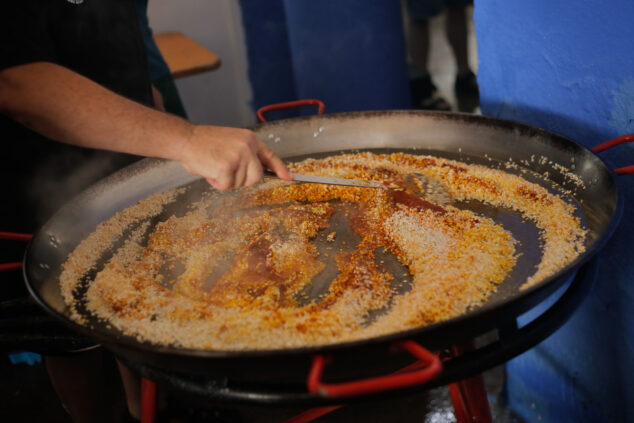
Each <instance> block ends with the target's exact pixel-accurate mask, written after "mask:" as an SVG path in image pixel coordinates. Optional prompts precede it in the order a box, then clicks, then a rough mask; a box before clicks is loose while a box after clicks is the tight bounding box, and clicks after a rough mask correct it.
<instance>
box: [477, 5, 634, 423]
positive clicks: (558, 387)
mask: <svg viewBox="0 0 634 423" xmlns="http://www.w3.org/2000/svg"><path fill="white" fill-rule="evenodd" d="M633 18H634V1H632V0H612V1H601V0H575V1H572V0H558V1H551V0H531V1H525V0H476V5H475V12H474V19H475V22H476V35H477V40H478V55H479V61H480V64H479V69H478V82H479V84H480V90H481V95H480V98H481V105H482V111H483V113H484V114H487V115H491V116H496V117H501V118H505V119H511V120H515V121H520V122H524V123H527V124H531V125H535V126H539V127H542V128H546V129H549V130H551V131H554V132H557V133H560V134H563V135H565V136H568V137H570V138H572V139H574V140H576V141H578V142H580V143H582V144H584V145H586V146H588V147H591V146H594V145H597V144H599V143H600V142H602V141H605V140H608V139H610V138H612V137H616V136H618V135H624V134H628V133H634V24H633V22H634V19H633ZM601 157H602V158H604V159H605V160H606V161H607V163H608V164H609V165H610V166H611V167H612V168H616V167H620V166H626V165H631V164H634V145H633V144H628V145H622V146H619V147H617V148H616V149H615V150H614V151H609V152H605V153H602V154H601ZM618 184H619V189H620V192H621V193H622V194H623V195H624V197H625V210H624V214H623V219H622V220H621V224H620V226H619V228H618V229H617V231H616V234H615V236H614V237H613V238H612V240H611V241H610V243H609V245H607V247H606V248H605V249H604V250H603V251H602V253H601V254H600V260H601V267H600V269H601V274H602V277H601V278H600V280H599V282H598V283H597V284H596V287H595V289H594V292H593V293H592V294H591V296H590V297H589V298H588V299H587V300H586V301H585V303H584V304H583V305H582V307H581V309H580V310H579V311H578V312H577V313H576V314H575V315H574V316H573V318H572V319H571V321H570V322H568V323H567V324H566V325H565V326H564V327H563V328H562V329H561V330H560V331H558V332H557V333H556V334H555V335H553V336H552V337H551V338H549V339H548V340H546V341H545V342H543V343H542V344H540V346H538V347H537V348H535V349H534V350H532V351H530V352H528V353H526V354H524V355H522V356H520V357H519V358H517V359H516V360H513V361H512V362H510V363H509V365H508V366H507V369H508V374H509V378H508V392H509V399H510V401H511V404H512V405H513V406H514V408H515V409H516V410H517V411H518V412H520V413H521V414H522V416H523V417H524V418H526V420H527V421H529V422H537V421H540V422H557V423H561V422H593V423H596V422H630V421H634V383H633V381H632V380H633V379H634V260H633V253H632V251H634V224H632V217H633V216H634V176H622V177H620V178H619V181H618Z"/></svg>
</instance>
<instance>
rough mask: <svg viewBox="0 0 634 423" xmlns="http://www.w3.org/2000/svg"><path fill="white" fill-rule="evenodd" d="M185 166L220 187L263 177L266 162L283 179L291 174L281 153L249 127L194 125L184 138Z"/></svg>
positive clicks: (190, 171) (251, 181) (214, 185)
mask: <svg viewBox="0 0 634 423" xmlns="http://www.w3.org/2000/svg"><path fill="white" fill-rule="evenodd" d="M180 162H181V163H182V165H183V167H185V169H186V170H187V171H188V172H189V173H193V174H194V175H200V176H202V177H203V178H205V179H207V181H208V182H209V183H210V184H211V186H213V187H214V188H216V189H218V190H227V189H231V188H239V187H243V186H250V185H253V184H255V183H256V182H258V181H260V179H262V169H263V166H264V167H267V168H269V169H271V170H272V171H273V172H275V173H276V174H277V176H279V177H280V178H282V179H285V180H287V181H290V180H292V177H291V175H290V173H289V171H288V169H287V168H286V166H285V165H284V163H283V162H282V160H280V158H279V157H277V156H276V155H275V153H273V151H271V149H270V148H268V147H267V146H266V145H265V144H264V143H263V142H262V141H260V140H259V139H258V138H257V137H256V136H255V134H254V133H253V132H252V131H249V130H247V129H238V128H229V127H222V126H194V127H193V130H192V132H191V134H190V136H189V138H188V140H187V141H186V142H185V144H184V146H183V149H182V152H181V160H180Z"/></svg>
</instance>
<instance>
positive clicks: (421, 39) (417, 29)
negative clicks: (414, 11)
mask: <svg viewBox="0 0 634 423" xmlns="http://www.w3.org/2000/svg"><path fill="white" fill-rule="evenodd" d="M408 40H409V41H408V42H409V49H408V50H409V54H410V57H411V60H412V67H414V69H416V70H417V71H420V72H421V73H423V74H426V73H429V72H428V70H427V60H428V57H429V23H428V21H427V20H420V19H416V20H412V21H411V22H410V25H409V33H408Z"/></svg>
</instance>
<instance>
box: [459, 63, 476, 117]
mask: <svg viewBox="0 0 634 423" xmlns="http://www.w3.org/2000/svg"><path fill="white" fill-rule="evenodd" d="M454 90H455V93H456V100H457V101H458V110H459V111H461V112H468V113H472V112H473V111H474V110H475V109H476V108H477V107H478V106H479V105H480V88H479V87H478V81H477V80H476V76H475V75H474V74H473V72H471V71H469V72H467V73H464V74H461V75H458V76H456V83H455V84H454Z"/></svg>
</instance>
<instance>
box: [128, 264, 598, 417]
mask: <svg viewBox="0 0 634 423" xmlns="http://www.w3.org/2000/svg"><path fill="white" fill-rule="evenodd" d="M598 273H599V272H598V261H597V260H590V261H589V262H587V263H586V264H584V265H583V266H581V267H580V268H579V269H578V271H577V273H576V275H575V277H574V279H573V280H572V282H571V283H570V284H569V285H568V287H567V288H566V290H565V292H564V293H563V294H562V295H561V296H560V297H559V298H558V299H557V300H556V301H555V302H554V303H553V304H552V305H551V306H550V307H549V308H548V309H547V310H546V311H544V312H543V313H542V314H540V315H539V316H538V317H536V318H535V319H534V320H532V321H530V322H529V323H526V324H524V325H523V326H521V327H519V326H518V325H517V321H516V317H517V316H515V317H514V318H513V319H509V320H508V321H506V322H500V324H501V326H499V327H498V328H497V333H498V340H497V341H494V342H491V343H489V344H486V345H483V346H474V345H475V344H474V342H473V341H466V342H465V341H462V342H461V343H459V344H457V345H456V346H453V347H451V348H449V349H448V350H444V351H445V352H448V353H447V354H445V355H446V356H445V357H442V358H444V361H443V368H442V372H440V374H439V375H438V376H436V377H435V378H433V380H431V381H429V382H427V383H422V384H420V385H417V386H412V387H409V388H403V389H400V390H394V391H392V393H390V392H387V393H386V392H384V393H382V394H381V395H385V396H388V395H399V394H406V393H408V392H413V391H417V390H425V389H431V388H435V387H438V386H443V385H449V390H450V396H451V399H452V402H453V405H454V410H455V414H456V420H457V422H458V423H489V422H491V421H492V417H491V411H490V408H489V403H488V399H487V393H486V390H485V387H484V382H483V379H482V372H484V371H485V370H487V369H491V368H493V367H495V366H497V365H500V364H503V363H505V362H506V361H508V360H510V359H512V358H514V357H515V356H517V355H519V354H521V353H523V352H525V351H527V350H528V349H530V348H532V347H534V346H535V345H537V344H539V343H540V342H541V341H542V340H544V339H546V338H547V337H548V336H550V335H551V334H552V333H554V332H555V331H556V330H557V329H558V328H559V327H561V326H562V325H563V324H564V323H565V322H566V321H567V320H568V319H569V318H570V316H571V315H572V314H573V313H574V311H575V310H576V309H577V307H578V306H579V305H580V304H581V302H582V301H583V300H584V299H585V297H586V296H587V294H588V293H589V292H590V290H591V288H592V285H593V283H594V281H595V280H596V279H597V275H598ZM120 359H123V360H122V361H123V362H124V363H126V364H127V365H129V367H131V368H132V369H134V370H136V371H138V372H139V373H140V374H141V376H142V378H143V379H142V404H141V409H142V415H141V422H142V423H153V422H154V420H155V413H156V389H157V385H156V384H155V382H159V383H162V382H166V383H171V384H174V383H176V385H178V386H180V387H182V388H183V389H185V390H186V391H188V392H191V393H192V394H197V395H204V396H206V397H208V398H210V399H215V400H221V401H228V402H232V403H240V402H242V403H260V404H271V405H273V404H289V405H291V404H292V405H301V404H305V405H308V406H310V405H313V406H316V407H315V408H310V409H308V410H307V411H306V412H304V413H301V414H299V415H297V416H295V417H293V418H291V419H290V420H287V422H286V423H307V422H310V421H313V420H315V419H317V418H319V417H321V416H323V415H325V414H328V413H330V412H332V411H334V410H336V409H338V408H340V407H342V406H344V404H345V402H344V404H342V401H340V400H341V398H340V399H339V401H338V400H337V398H336V397H321V396H316V395H314V394H311V393H310V392H306V391H298V392H284V393H281V392H270V391H257V392H252V391H250V390H249V389H246V390H242V389H240V388H238V387H236V389H233V388H232V389H227V388H226V387H225V386H224V385H223V387H222V388H217V389H216V388H214V389H211V388H213V387H214V386H215V384H213V383H209V381H208V380H207V381H206V382H204V383H200V382H192V379H191V378H192V376H187V375H182V374H177V373H173V372H170V371H167V370H163V369H159V368H155V367H150V366H146V365H140V364H139V363H135V362H132V361H130V360H126V359H125V358H123V357H120ZM416 364H417V363H413V364H412V365H410V366H414V365H416ZM410 366H408V367H410ZM372 398H381V396H380V395H379V394H374V396H372V395H370V396H359V397H358V398H349V399H348V398H346V400H345V401H350V402H352V401H355V402H356V401H363V400H366V399H368V400H370V399H372ZM333 404H335V405H333Z"/></svg>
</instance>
